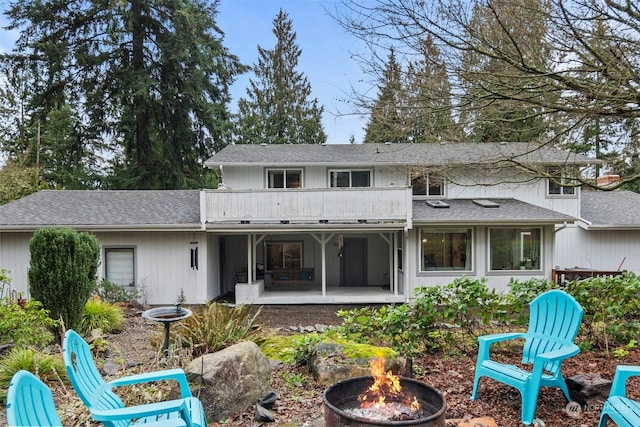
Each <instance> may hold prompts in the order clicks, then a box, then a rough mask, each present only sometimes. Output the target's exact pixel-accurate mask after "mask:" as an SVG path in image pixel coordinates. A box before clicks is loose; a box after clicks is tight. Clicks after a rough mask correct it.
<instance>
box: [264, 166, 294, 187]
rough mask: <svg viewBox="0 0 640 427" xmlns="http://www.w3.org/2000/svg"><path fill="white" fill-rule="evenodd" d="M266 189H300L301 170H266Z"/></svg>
mask: <svg viewBox="0 0 640 427" xmlns="http://www.w3.org/2000/svg"><path fill="white" fill-rule="evenodd" d="M267 188H302V169H268V170H267Z"/></svg>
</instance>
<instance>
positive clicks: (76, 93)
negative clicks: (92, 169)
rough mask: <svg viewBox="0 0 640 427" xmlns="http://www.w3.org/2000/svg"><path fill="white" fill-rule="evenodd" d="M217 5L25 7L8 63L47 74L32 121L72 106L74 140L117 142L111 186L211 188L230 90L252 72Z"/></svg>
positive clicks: (36, 90)
mask: <svg viewBox="0 0 640 427" xmlns="http://www.w3.org/2000/svg"><path fill="white" fill-rule="evenodd" d="M217 7H218V1H213V2H206V1H204V0H187V1H179V0H167V1H164V2H145V1H143V0H131V1H129V2H116V3H105V2H102V1H98V0H89V1H80V0H71V1H59V0H45V1H42V2H40V1H35V0H17V1H16V2H14V3H13V4H12V6H11V8H10V9H9V11H8V12H7V16H8V17H9V18H10V20H11V25H10V27H9V28H10V29H12V30H19V31H20V32H21V33H20V37H19V39H18V42H17V44H16V50H15V52H14V53H13V54H12V55H11V56H10V57H9V58H8V59H9V60H12V61H15V62H18V61H21V62H22V63H24V64H25V65H26V66H27V68H28V69H32V70H37V72H36V73H35V75H37V76H38V78H37V80H36V81H35V83H34V84H33V87H32V90H33V98H31V99H30V100H29V101H30V103H31V105H33V106H39V108H38V109H37V110H35V109H34V111H37V112H38V114H37V117H35V116H34V117H32V118H31V120H32V122H33V123H35V122H36V120H40V121H41V122H44V121H45V119H46V118H47V117H49V118H50V117H51V116H50V114H51V113H52V112H53V111H55V110H59V109H61V108H66V107H65V106H71V108H72V112H71V115H70V116H69V117H72V118H73V120H74V125H73V126H68V127H66V129H67V130H69V131H70V130H72V129H73V132H72V133H71V134H67V135H66V136H65V138H70V139H77V138H80V139H82V144H95V143H98V144H104V143H105V141H108V142H109V143H110V144H112V145H111V146H110V150H111V152H112V153H111V154H112V156H110V157H111V158H112V159H113V164H112V172H113V176H112V177H111V179H110V180H108V183H107V186H111V187H117V188H198V187H201V186H202V184H203V182H204V180H205V179H206V177H205V175H204V174H205V172H204V171H203V169H202V162H203V161H204V160H205V159H206V158H208V157H209V156H210V155H211V154H212V153H213V152H215V151H216V150H219V149H220V148H222V147H223V146H224V145H225V144H227V143H228V142H229V140H230V135H231V133H230V131H231V126H230V123H231V122H230V114H229V112H228V110H227V104H228V102H229V86H230V84H231V83H232V82H233V80H234V78H235V76H236V75H237V74H238V73H240V72H242V71H244V67H243V66H242V65H241V64H240V63H239V61H238V59H237V57H235V56H234V55H231V54H230V53H229V52H228V50H227V49H226V48H224V46H223V45H222V32H221V31H220V30H219V29H218V27H217V26H216V23H215V18H216V14H217ZM61 130H62V129H61V128H58V129H56V130H52V132H59V131H61ZM77 132H80V133H79V134H77ZM92 148H93V149H94V150H93V151H94V152H98V151H99V150H100V149H101V148H102V147H101V146H98V147H92ZM60 164H61V165H63V164H64V163H60Z"/></svg>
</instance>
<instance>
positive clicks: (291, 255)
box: [266, 242, 302, 271]
mask: <svg viewBox="0 0 640 427" xmlns="http://www.w3.org/2000/svg"><path fill="white" fill-rule="evenodd" d="M266 253H267V260H266V261H267V270H268V271H273V270H299V269H300V268H302V242H268V243H267V244H266Z"/></svg>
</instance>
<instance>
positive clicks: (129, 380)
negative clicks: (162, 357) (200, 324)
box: [62, 329, 207, 427]
mask: <svg viewBox="0 0 640 427" xmlns="http://www.w3.org/2000/svg"><path fill="white" fill-rule="evenodd" d="M62 356H63V359H64V364H65V367H66V369H67V375H68V376H69V380H70V381H71V385H72V386H73V388H74V389H75V391H76V393H77V394H78V396H80V399H81V400H82V401H83V402H84V404H85V405H86V406H87V408H88V409H89V412H90V414H91V417H92V418H93V419H94V420H95V421H99V422H101V423H103V424H104V425H105V426H106V427H116V426H130V425H141V424H153V425H154V426H160V425H162V426H167V427H169V426H187V427H192V426H194V427H205V426H206V425H207V420H206V417H205V414H204V409H203V407H202V403H201V402H200V401H199V400H198V399H197V398H195V397H193V396H192V395H191V389H190V388H189V384H188V382H187V377H186V375H185V373H184V371H183V370H182V369H166V370H162V371H156V372H149V373H144V374H138V375H131V376H127V377H123V378H118V379H115V380H113V381H110V382H105V380H104V379H103V378H102V376H101V375H100V372H99V371H98V369H97V368H96V365H95V363H94V361H93V355H92V354H91V349H90V348H89V345H88V344H87V342H86V341H85V340H84V339H82V337H81V336H80V335H78V333H77V332H75V331H73V330H71V329H70V330H68V331H67V332H66V333H65V335H64V340H63V342H62ZM163 380H174V381H176V382H177V383H178V384H179V385H180V394H181V398H180V399H175V400H169V401H166V402H157V403H150V404H145V405H138V406H130V407H125V405H124V403H123V402H122V400H121V399H120V398H119V397H118V395H117V394H116V393H114V392H113V391H112V389H113V388H114V387H118V386H124V385H130V384H141V383H148V382H155V381H163Z"/></svg>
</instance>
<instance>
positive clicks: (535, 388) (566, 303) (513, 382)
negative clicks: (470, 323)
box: [471, 289, 583, 425]
mask: <svg viewBox="0 0 640 427" xmlns="http://www.w3.org/2000/svg"><path fill="white" fill-rule="evenodd" d="M582 313H583V310H582V307H580V304H578V302H577V301H576V300H575V299H574V298H573V297H572V296H571V295H569V294H567V293H566V292H564V291H561V290H557V289H556V290H551V291H548V292H544V293H542V294H541V295H538V296H537V297H536V298H535V299H534V300H533V301H531V303H529V328H528V330H527V332H526V333H504V334H494V335H485V336H482V337H479V338H478V341H479V348H478V359H477V362H476V374H475V379H474V380H473V392H472V393H471V400H476V397H477V395H478V384H479V382H480V378H481V377H489V378H493V379H494V380H496V381H499V382H501V383H504V384H507V385H510V386H511V387H515V388H516V389H518V391H519V392H520V395H521V397H522V417H521V420H522V423H523V424H526V425H529V424H531V423H532V422H533V416H534V414H535V411H536V405H537V402H538V392H539V389H540V387H541V386H545V387H560V389H562V392H563V393H564V395H565V397H566V398H567V401H570V400H571V398H570V397H569V389H568V388H567V384H566V382H565V380H564V378H563V377H562V373H561V372H560V366H561V364H562V362H563V361H564V360H565V359H567V358H569V357H572V356H575V355H576V354H578V353H580V348H578V346H577V345H575V344H574V343H573V340H574V338H575V337H576V334H577V333H578V330H579V329H580V323H581V322H582ZM517 338H524V339H525V342H524V347H523V351H522V363H523V364H524V365H533V367H532V369H531V370H530V371H529V370H525V369H521V368H519V367H517V366H514V365H509V364H504V363H500V362H496V361H494V360H491V357H490V354H489V348H490V346H491V344H493V343H496V342H500V341H506V340H512V339H517Z"/></svg>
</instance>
